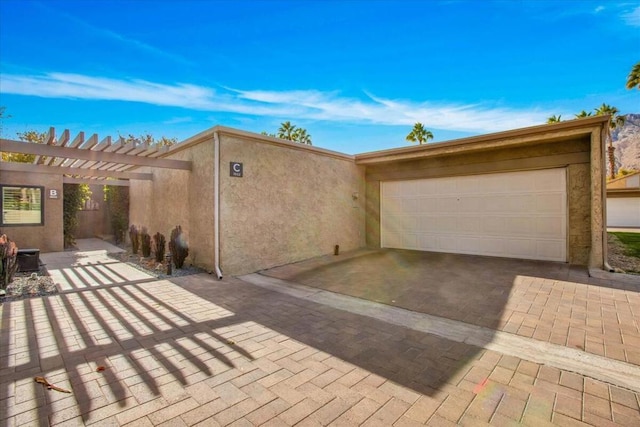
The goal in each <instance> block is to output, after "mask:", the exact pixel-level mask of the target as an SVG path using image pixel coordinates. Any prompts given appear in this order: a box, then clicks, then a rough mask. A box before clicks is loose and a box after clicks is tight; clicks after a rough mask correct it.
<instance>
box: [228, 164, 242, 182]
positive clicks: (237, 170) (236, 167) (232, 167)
mask: <svg viewBox="0 0 640 427" xmlns="http://www.w3.org/2000/svg"><path fill="white" fill-rule="evenodd" d="M229 175H230V176H235V177H238V178H242V163H238V162H231V163H229Z"/></svg>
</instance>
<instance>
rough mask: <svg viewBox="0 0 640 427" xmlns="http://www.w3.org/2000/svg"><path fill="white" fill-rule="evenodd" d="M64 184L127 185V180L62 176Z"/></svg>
mask: <svg viewBox="0 0 640 427" xmlns="http://www.w3.org/2000/svg"><path fill="white" fill-rule="evenodd" d="M62 182H63V183H64V184H88V185H117V186H119V187H128V186H129V181H127V180H124V179H100V180H98V179H87V178H71V177H68V176H65V177H63V178H62Z"/></svg>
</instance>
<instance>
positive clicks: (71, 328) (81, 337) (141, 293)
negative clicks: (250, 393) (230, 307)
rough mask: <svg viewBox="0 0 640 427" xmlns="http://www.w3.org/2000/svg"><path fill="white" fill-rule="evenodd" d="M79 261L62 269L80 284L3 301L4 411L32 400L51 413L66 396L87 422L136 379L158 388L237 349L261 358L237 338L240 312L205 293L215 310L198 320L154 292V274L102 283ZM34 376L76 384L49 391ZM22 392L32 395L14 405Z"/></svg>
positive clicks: (0, 400)
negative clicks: (39, 295) (215, 302)
mask: <svg viewBox="0 0 640 427" xmlns="http://www.w3.org/2000/svg"><path fill="white" fill-rule="evenodd" d="M100 267H101V268H106V269H109V265H104V264H102V265H100ZM73 270H74V271H75V273H76V274H70V273H68V272H66V273H64V274H63V275H65V276H66V278H67V279H73V280H71V281H72V282H73V283H74V284H75V285H77V288H78V289H79V290H70V291H67V292H65V293H61V294H58V295H55V296H50V297H45V298H39V299H27V300H21V301H14V302H12V303H8V304H4V306H3V308H2V329H1V332H2V333H1V334H0V349H2V350H1V351H0V373H1V378H2V379H1V384H2V387H0V419H5V418H8V417H11V416H13V415H14V414H18V413H20V412H23V411H24V410H25V407H28V408H29V409H33V410H35V411H37V416H35V419H37V420H40V421H41V422H42V420H49V421H51V420H50V418H49V417H50V416H52V415H53V412H52V411H51V409H52V407H53V405H54V404H55V405H57V406H56V407H57V408H60V405H61V404H62V407H66V406H67V405H69V406H75V407H76V408H77V409H76V412H77V415H82V417H83V419H84V420H85V422H86V421H89V420H90V413H91V411H92V410H95V409H96V408H99V407H101V406H104V405H108V404H110V403H114V402H117V403H118V404H119V405H120V406H122V407H123V408H124V407H125V406H126V399H127V398H130V397H132V394H131V387H135V385H136V384H144V387H145V388H146V389H147V390H148V391H149V392H150V398H153V397H154V396H159V395H161V386H162V385H163V384H164V383H166V382H167V381H173V380H177V381H178V382H179V383H180V384H181V385H182V386H183V387H184V386H187V385H188V384H190V383H193V382H195V381H196V377H197V379H198V380H200V379H202V378H204V377H211V376H213V375H214V374H216V373H220V372H222V371H225V370H228V369H232V368H234V367H236V365H237V361H238V360H239V359H242V360H244V361H251V360H253V356H252V355H251V354H250V352H248V351H247V350H245V349H243V347H242V346H241V345H236V344H235V343H234V342H233V340H232V338H233V332H231V330H232V329H233V328H230V327H232V326H234V325H237V324H238V323H239V322H241V321H240V320H239V319H238V317H237V316H236V315H235V314H234V313H232V312H229V311H227V310H224V309H222V308H220V307H218V306H215V305H213V304H209V303H207V302H206V301H200V303H201V308H202V309H204V310H206V311H207V312H209V313H210V314H211V317H210V316H204V319H203V320H198V319H197V318H194V313H193V312H192V313H189V314H185V313H184V312H183V310H180V309H178V308H176V307H175V304H174V303H175V301H174V300H173V299H172V300H170V301H171V302H168V301H167V299H166V298H161V297H158V296H157V295H155V294H154V285H155V284H154V283H149V282H150V280H148V279H147V280H142V281H141V282H140V281H138V282H125V283H118V284H109V286H102V287H95V286H92V281H93V280H94V279H95V276H92V274H91V273H90V269H88V267H87V266H75V267H73ZM103 271H104V270H103ZM113 274H114V275H117V272H115V271H114V272H113ZM82 281H84V283H81V282H82ZM145 285H146V286H145ZM165 285H169V284H168V283H166V282H165ZM165 287H166V286H165ZM172 288H173V289H172V290H174V291H176V293H177V294H180V293H182V294H183V295H182V296H183V298H187V299H190V298H191V296H190V295H188V296H187V295H184V292H183V291H181V290H180V289H178V288H176V287H172ZM165 291H166V289H165ZM174 296H175V295H174ZM178 304H179V303H178ZM201 317H202V316H201ZM207 319H209V320H207ZM217 331H220V332H217ZM36 376H44V377H45V378H46V379H47V380H48V381H49V382H50V383H52V384H55V385H56V386H59V387H62V388H64V389H68V390H71V392H72V393H71V394H65V393H58V392H56V391H48V392H43V391H42V389H43V387H42V385H41V384H38V383H36V382H35V381H34V378H35V377H36ZM163 377H169V380H167V379H166V378H163ZM23 395H24V396H30V397H31V399H30V400H28V401H24V402H22V401H20V404H22V406H20V405H15V403H16V402H18V400H20V399H22V397H20V396H23ZM10 398H13V399H14V400H13V403H10V402H11V399H10ZM67 399H68V400H67ZM61 400H67V401H66V402H65V403H61V402H59V401H61ZM32 416H34V414H32Z"/></svg>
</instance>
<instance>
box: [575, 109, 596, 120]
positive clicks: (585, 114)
mask: <svg viewBox="0 0 640 427" xmlns="http://www.w3.org/2000/svg"><path fill="white" fill-rule="evenodd" d="M591 116H593V114H592V113H591V111H589V112H586V111H584V110H582V111H580V112H579V113H578V114H576V119H584V118H585V117H591Z"/></svg>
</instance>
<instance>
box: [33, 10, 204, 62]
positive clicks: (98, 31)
mask: <svg viewBox="0 0 640 427" xmlns="http://www.w3.org/2000/svg"><path fill="white" fill-rule="evenodd" d="M36 4H37V5H39V6H40V7H42V8H44V9H46V10H47V11H48V12H49V13H50V14H54V13H55V14H58V15H59V16H61V17H63V18H65V19H67V20H69V21H71V22H73V23H74V24H76V25H77V26H79V27H82V28H84V29H85V30H87V32H88V33H90V34H92V35H97V36H101V37H104V38H107V39H111V40H115V41H117V42H119V43H121V44H123V45H126V46H129V47H133V48H134V49H137V50H139V51H143V52H147V53H150V54H152V55H155V56H158V57H161V58H165V59H170V60H172V61H174V62H178V63H181V64H185V65H194V63H193V62H192V61H189V60H188V59H186V58H184V57H183V56H180V55H177V54H174V53H171V52H167V51H164V50H162V49H159V48H157V47H155V46H152V45H150V44H148V43H144V42H142V41H140V40H136V39H133V38H131V37H126V36H124V35H122V34H119V33H116V32H115V31H112V30H109V29H106V28H102V27H97V26H95V25H93V24H90V23H88V22H86V21H83V20H82V19H80V18H78V17H77V16H74V15H71V14H70V13H66V12H62V11H61V10H60V9H59V8H52V7H49V6H48V5H46V4H44V3H36Z"/></svg>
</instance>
